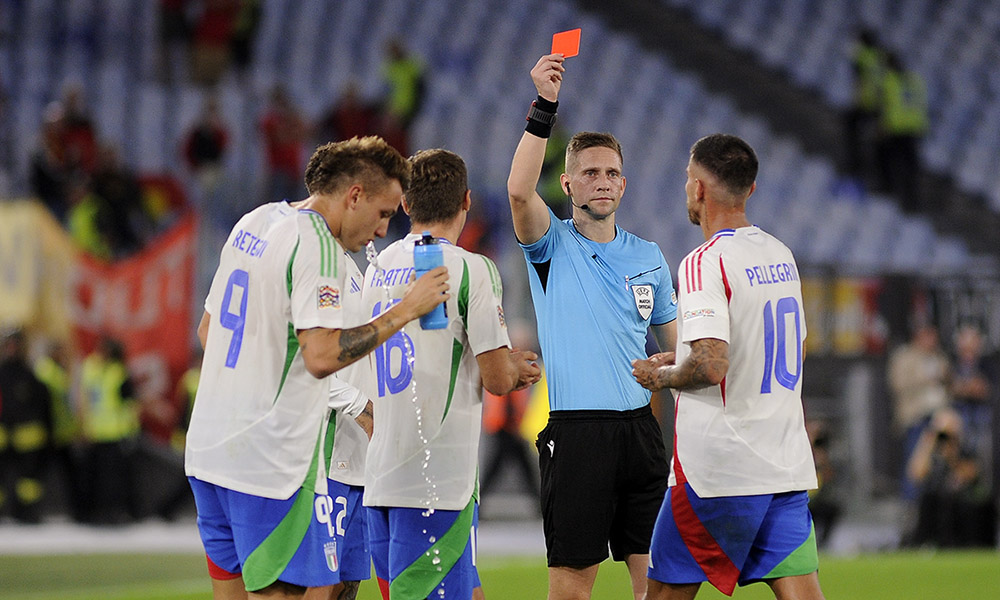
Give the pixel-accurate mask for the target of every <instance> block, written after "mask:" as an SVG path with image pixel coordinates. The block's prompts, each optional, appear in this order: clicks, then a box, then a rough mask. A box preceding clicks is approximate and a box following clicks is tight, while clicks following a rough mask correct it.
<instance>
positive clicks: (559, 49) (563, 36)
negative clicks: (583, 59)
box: [552, 28, 580, 58]
mask: <svg viewBox="0 0 1000 600" xmlns="http://www.w3.org/2000/svg"><path fill="white" fill-rule="evenodd" d="M579 53H580V28H576V29H570V30H569V31H560V32H559V33H556V34H554V35H553V36H552V54H562V55H563V56H564V57H566V58H569V57H571V56H576V55H577V54H579Z"/></svg>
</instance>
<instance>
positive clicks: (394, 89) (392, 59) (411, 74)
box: [379, 39, 426, 156]
mask: <svg viewBox="0 0 1000 600" xmlns="http://www.w3.org/2000/svg"><path fill="white" fill-rule="evenodd" d="M382 78H383V80H384V81H385V85H386V93H385V98H384V100H383V102H382V113H383V115H382V116H383V119H382V123H381V125H380V127H379V133H380V134H381V135H382V137H383V138H385V140H386V141H387V142H389V143H390V144H392V145H393V147H395V148H396V149H397V150H399V152H400V153H401V154H403V155H404V156H405V155H406V154H408V146H409V139H410V138H409V133H410V125H411V124H412V123H413V119H414V118H415V117H416V116H417V113H419V112H420V107H421V105H422V104H423V100H424V89H425V84H426V82H425V79H424V66H423V65H422V64H421V63H420V61H419V60H417V58H416V57H414V56H413V55H411V54H409V53H408V52H407V51H406V48H405V47H404V46H403V43H402V41H401V40H399V39H393V40H391V41H390V42H389V44H388V46H387V47H386V60H385V62H384V63H382Z"/></svg>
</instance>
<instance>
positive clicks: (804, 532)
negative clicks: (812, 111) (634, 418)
mask: <svg viewBox="0 0 1000 600" xmlns="http://www.w3.org/2000/svg"><path fill="white" fill-rule="evenodd" d="M687 174H688V179H687V184H686V186H685V190H686V194H687V208H688V216H689V218H690V219H691V221H692V223H694V224H696V225H700V226H701V228H702V231H703V233H704V234H705V238H706V242H705V243H704V244H702V245H701V246H699V247H698V248H696V249H695V250H694V251H692V252H691V253H690V254H688V255H687V257H685V258H684V260H683V261H682V262H681V266H680V268H679V269H678V286H679V294H678V306H677V313H678V316H679V317H680V319H679V324H678V326H677V335H678V346H677V353H676V356H674V355H673V354H672V353H665V354H658V355H654V356H653V357H650V358H649V359H645V360H637V361H635V362H634V363H633V367H634V371H633V372H634V374H635V376H636V379H637V380H638V381H639V383H641V384H642V385H643V386H645V387H647V388H649V389H653V390H656V389H662V388H665V387H670V388H674V389H676V390H678V392H677V395H676V407H675V439H674V456H673V461H672V464H671V472H670V478H669V487H668V491H667V496H666V498H665V500H664V503H663V506H662V507H661V510H660V514H659V516H658V518H657V521H656V526H655V527H654V530H653V543H652V548H651V556H650V565H649V573H648V577H649V582H648V592H647V593H648V595H647V597H648V598H649V599H650V600H654V599H663V598H679V597H683V598H691V597H693V596H694V594H695V593H696V592H697V587H698V585H700V582H702V581H706V580H707V581H709V582H710V583H712V584H713V585H714V586H716V587H717V588H718V589H719V590H721V591H722V592H724V593H726V594H727V595H731V594H732V592H733V589H734V588H735V586H736V584H737V583H739V584H746V583H751V582H755V581H766V582H767V583H769V584H770V585H771V586H772V588H773V589H774V590H775V593H776V595H778V597H795V598H821V597H822V592H821V591H820V588H819V580H818V578H817V577H816V570H817V568H818V560H817V554H816V543H815V539H814V536H813V532H812V519H811V517H810V515H809V511H808V508H807V496H806V490H809V489H813V488H815V487H816V471H815V467H814V464H813V459H812V451H811V448H810V445H809V439H808V437H807V435H806V430H805V421H804V416H803V410H802V359H803V342H804V340H805V335H806V325H805V315H804V314H803V312H802V289H801V284H800V281H799V273H798V269H797V267H796V264H795V259H794V257H793V256H792V253H791V251H790V250H789V249H788V248H787V247H786V246H785V245H784V244H783V243H781V242H780V241H779V240H778V239H777V238H775V237H773V236H771V235H769V234H768V233H766V232H764V231H762V230H761V229H760V228H758V227H756V226H754V225H751V224H750V222H749V221H748V220H747V218H746V214H745V209H746V201H747V198H749V196H750V194H752V193H753V191H754V189H755V186H756V184H755V181H754V180H755V178H756V174H757V158H756V155H755V154H754V152H753V149H752V148H750V146H749V145H747V144H746V142H744V141H743V140H741V139H739V138H736V137H734V136H729V135H723V134H715V135H711V136H708V137H706V138H703V139H701V140H699V141H698V142H697V143H696V144H695V145H694V147H693V148H692V151H691V160H690V162H689V164H688V169H687Z"/></svg>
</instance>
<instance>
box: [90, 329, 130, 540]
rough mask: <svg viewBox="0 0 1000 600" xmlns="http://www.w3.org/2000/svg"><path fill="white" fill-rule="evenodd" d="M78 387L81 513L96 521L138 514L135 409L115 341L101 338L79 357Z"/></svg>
mask: <svg viewBox="0 0 1000 600" xmlns="http://www.w3.org/2000/svg"><path fill="white" fill-rule="evenodd" d="M80 387H81V390H80V391H81V398H80V402H81V414H82V425H83V435H84V437H85V439H86V440H87V442H88V452H87V464H86V465H85V467H84V470H85V472H86V474H87V477H85V479H84V480H85V481H86V482H87V490H86V492H85V494H84V495H85V500H86V510H87V512H88V515H87V516H88V517H89V519H90V520H93V521H96V522H98V523H120V522H123V521H127V520H131V519H135V518H138V516H139V510H138V496H137V493H136V485H135V473H134V467H133V464H132V463H133V458H134V449H135V445H136V442H137V440H138V437H139V411H138V402H137V401H136V399H135V398H136V394H135V389H134V385H133V383H132V379H131V377H130V375H129V371H128V368H127V367H126V366H125V351H124V348H123V347H122V345H121V343H120V342H118V341H116V340H112V339H104V340H102V341H101V342H100V344H99V345H98V348H97V349H96V350H95V351H94V352H92V353H91V354H90V355H88V356H87V358H86V359H84V361H83V367H82V372H81V378H80Z"/></svg>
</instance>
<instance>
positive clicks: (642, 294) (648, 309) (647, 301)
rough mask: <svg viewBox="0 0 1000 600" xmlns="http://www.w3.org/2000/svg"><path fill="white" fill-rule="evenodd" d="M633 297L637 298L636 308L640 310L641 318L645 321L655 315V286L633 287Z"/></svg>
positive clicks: (644, 284) (642, 285) (639, 285)
mask: <svg viewBox="0 0 1000 600" xmlns="http://www.w3.org/2000/svg"><path fill="white" fill-rule="evenodd" d="M632 296H633V297H635V307H636V308H637V309H638V310H639V316H640V317H642V320H643V321H645V320H646V319H648V318H649V315H651V314H653V284H651V283H643V284H636V285H633V286H632Z"/></svg>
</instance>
